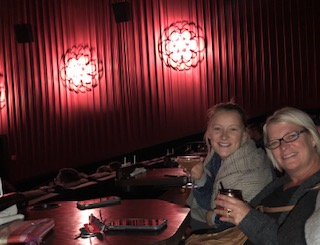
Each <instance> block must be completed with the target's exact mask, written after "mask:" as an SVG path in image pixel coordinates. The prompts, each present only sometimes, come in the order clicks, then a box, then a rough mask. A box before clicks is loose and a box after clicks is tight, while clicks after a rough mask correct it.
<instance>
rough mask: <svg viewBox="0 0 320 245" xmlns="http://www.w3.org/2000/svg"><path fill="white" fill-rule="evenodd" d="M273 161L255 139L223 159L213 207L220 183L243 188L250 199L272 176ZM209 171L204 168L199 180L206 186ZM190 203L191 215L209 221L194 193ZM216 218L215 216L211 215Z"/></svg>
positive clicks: (188, 202)
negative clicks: (258, 146)
mask: <svg viewBox="0 0 320 245" xmlns="http://www.w3.org/2000/svg"><path fill="white" fill-rule="evenodd" d="M213 154H214V152H213V151H212V152H210V153H209V154H208V156H207V158H206V160H205V162H204V164H205V165H206V164H207V163H208V162H210V159H211V158H212V156H213ZM271 166H272V165H271V161H270V160H269V158H268V157H267V155H266V154H265V152H264V151H263V150H262V149H260V148H259V149H257V147H256V145H255V143H254V141H252V140H248V141H246V142H244V143H243V144H242V145H241V147H240V148H239V149H238V150H237V151H236V152H235V153H233V154H232V155H230V156H229V157H227V158H226V159H225V160H223V161H222V162H221V167H220V169H219V171H218V173H217V176H216V179H215V182H214V186H213V192H212V195H211V196H212V198H211V200H212V201H211V208H212V209H214V208H215V203H214V199H215V197H216V196H217V194H218V190H219V188H220V185H219V183H220V182H222V183H223V185H224V187H225V188H232V189H240V190H242V192H243V193H242V194H243V198H244V200H246V201H250V200H251V199H252V198H253V197H254V196H255V195H256V194H257V193H258V192H260V191H261V190H262V188H263V187H265V186H266V185H267V184H268V183H269V182H271V181H272V178H273V170H272V167H271ZM207 175H210V176H211V174H210V172H209V171H208V169H207V168H205V175H204V176H203V178H202V179H200V180H198V181H196V184H197V185H198V186H203V185H204V183H205V181H206V176H207ZM187 204H188V205H189V206H190V209H191V217H192V218H193V219H196V220H198V221H201V222H206V213H207V211H208V210H204V209H202V208H201V207H199V205H198V203H197V201H196V200H195V198H194V196H193V193H192V192H191V193H190V196H189V197H188V199H187ZM212 220H214V217H212Z"/></svg>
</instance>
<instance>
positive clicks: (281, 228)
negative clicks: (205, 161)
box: [214, 107, 320, 245]
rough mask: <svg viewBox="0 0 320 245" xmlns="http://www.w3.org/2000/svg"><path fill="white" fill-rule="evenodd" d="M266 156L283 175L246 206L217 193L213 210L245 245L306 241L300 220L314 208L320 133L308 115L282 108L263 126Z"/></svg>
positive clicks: (319, 161) (318, 180)
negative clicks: (240, 235)
mask: <svg viewBox="0 0 320 245" xmlns="http://www.w3.org/2000/svg"><path fill="white" fill-rule="evenodd" d="M264 141H265V147H266V150H267V154H268V155H269V157H270V158H271V160H272V163H273V165H274V167H276V168H277V169H278V170H280V171H284V175H283V176H282V177H280V178H277V179H276V180H275V181H273V182H272V183H270V184H269V185H267V186H266V187H265V188H264V189H263V190H262V191H261V192H260V193H259V194H258V195H257V196H256V197H255V198H254V199H253V200H252V201H251V202H250V203H249V204H248V203H246V202H243V201H241V200H238V199H235V198H232V197H228V196H224V195H218V197H217V199H216V205H219V206H221V207H223V209H216V210H215V211H214V212H215V213H216V214H217V215H220V216H221V218H220V220H221V221H225V222H231V223H233V224H234V225H236V226H238V227H239V228H240V229H241V230H242V232H243V233H244V234H245V235H246V236H247V237H248V239H247V241H246V242H245V244H259V245H267V244H268V245H269V244H270V245H277V244H306V238H305V223H306V220H307V219H308V218H309V217H310V216H311V215H312V213H313V212H314V210H315V207H316V199H317V195H318V192H319V188H318V183H319V182H320V137H319V133H318V131H317V128H316V126H315V124H314V122H313V121H312V119H311V117H310V116H309V115H308V114H307V113H305V112H303V111H301V110H299V109H296V108H291V107H285V108H283V109H280V110H278V111H276V112H275V113H274V114H273V115H272V116H271V117H269V118H268V119H267V121H266V124H265V125H264Z"/></svg>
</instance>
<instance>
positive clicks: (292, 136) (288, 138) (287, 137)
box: [283, 132, 299, 142]
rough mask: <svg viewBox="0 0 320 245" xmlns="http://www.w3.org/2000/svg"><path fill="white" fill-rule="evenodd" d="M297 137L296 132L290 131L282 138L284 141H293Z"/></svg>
mask: <svg viewBox="0 0 320 245" xmlns="http://www.w3.org/2000/svg"><path fill="white" fill-rule="evenodd" d="M298 138H299V133H298V132H292V133H289V134H287V135H285V136H283V140H284V141H285V142H292V141H295V140H296V139H298Z"/></svg>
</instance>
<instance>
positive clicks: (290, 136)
mask: <svg viewBox="0 0 320 245" xmlns="http://www.w3.org/2000/svg"><path fill="white" fill-rule="evenodd" d="M305 132H307V130H306V129H303V130H300V131H293V132H290V133H287V134H285V135H284V136H283V137H282V138H281V139H276V140H271V141H269V142H267V143H266V144H265V147H266V148H268V149H270V150H273V149H276V148H278V147H279V146H280V145H281V141H284V142H286V143H290V142H292V141H295V140H297V139H298V138H299V136H300V134H302V133H305Z"/></svg>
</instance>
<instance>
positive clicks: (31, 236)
mask: <svg viewBox="0 0 320 245" xmlns="http://www.w3.org/2000/svg"><path fill="white" fill-rule="evenodd" d="M53 227H54V220H53V219H50V218H45V219H37V220H25V221H21V220H18V221H13V222H11V223H8V224H6V225H3V226H0V244H19V243H24V244H29V245H31V244H32V245H33V244H40V243H41V242H42V240H43V238H44V237H45V235H46V234H47V233H48V232H49V231H50V230H51V229H52V228H53Z"/></svg>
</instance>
